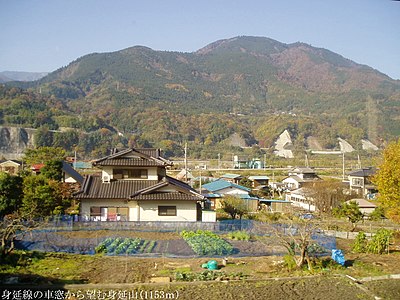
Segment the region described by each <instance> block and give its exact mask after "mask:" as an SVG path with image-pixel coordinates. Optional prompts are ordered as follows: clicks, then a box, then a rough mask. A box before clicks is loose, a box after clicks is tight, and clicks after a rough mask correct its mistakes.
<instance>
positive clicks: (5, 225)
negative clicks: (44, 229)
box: [0, 213, 38, 262]
mask: <svg viewBox="0 0 400 300" xmlns="http://www.w3.org/2000/svg"><path fill="white" fill-rule="evenodd" d="M24 219H25V218H24V217H23V216H21V215H19V214H18V213H13V214H10V215H7V216H6V217H4V218H3V219H2V220H1V221H0V262H1V261H2V260H3V259H4V258H5V256H6V255H8V254H10V253H11V252H12V251H13V250H14V247H15V244H14V241H15V239H16V237H17V234H21V233H22V234H24V233H26V232H28V231H29V230H32V229H33V228H36V227H37V226H38V223H36V222H32V221H30V222H26V221H24Z"/></svg>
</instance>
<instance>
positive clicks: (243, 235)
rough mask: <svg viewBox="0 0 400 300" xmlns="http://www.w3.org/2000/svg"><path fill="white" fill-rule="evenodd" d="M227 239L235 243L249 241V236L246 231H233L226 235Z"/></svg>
mask: <svg viewBox="0 0 400 300" xmlns="http://www.w3.org/2000/svg"><path fill="white" fill-rule="evenodd" d="M228 238H229V239H231V240H236V241H249V240H250V234H248V233H247V232H246V231H240V230H238V231H233V232H229V233H228Z"/></svg>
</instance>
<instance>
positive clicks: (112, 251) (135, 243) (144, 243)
mask: <svg viewBox="0 0 400 300" xmlns="http://www.w3.org/2000/svg"><path fill="white" fill-rule="evenodd" d="M155 244H156V242H155V241H148V240H142V239H140V238H120V237H117V238H106V239H105V240H104V241H103V242H101V243H100V244H99V245H98V246H97V247H96V248H95V252H96V253H106V254H109V255H133V254H138V253H151V251H152V250H153V248H154V247H155Z"/></svg>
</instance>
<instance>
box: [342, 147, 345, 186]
mask: <svg viewBox="0 0 400 300" xmlns="http://www.w3.org/2000/svg"><path fill="white" fill-rule="evenodd" d="M342 172H343V181H344V180H345V176H344V151H343V152H342Z"/></svg>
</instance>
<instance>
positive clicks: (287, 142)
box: [274, 130, 294, 158]
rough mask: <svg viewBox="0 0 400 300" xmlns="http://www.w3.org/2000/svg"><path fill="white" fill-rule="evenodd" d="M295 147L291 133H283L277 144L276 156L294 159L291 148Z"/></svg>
mask: <svg viewBox="0 0 400 300" xmlns="http://www.w3.org/2000/svg"><path fill="white" fill-rule="evenodd" d="M292 146H293V143H292V139H291V137H290V134H289V131H287V130H285V131H284V132H282V133H281V135H280V136H279V137H278V139H277V140H276V142H275V151H274V153H275V155H277V156H280V157H284V158H293V157H294V155H293V152H292V150H290V148H291V147H292Z"/></svg>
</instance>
